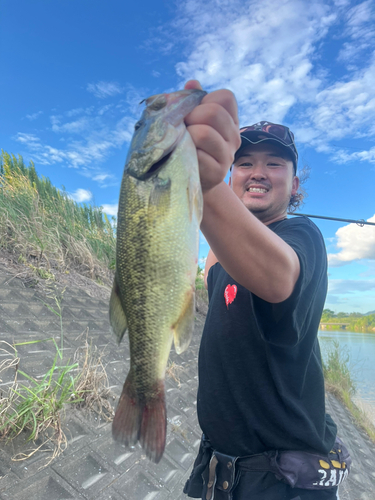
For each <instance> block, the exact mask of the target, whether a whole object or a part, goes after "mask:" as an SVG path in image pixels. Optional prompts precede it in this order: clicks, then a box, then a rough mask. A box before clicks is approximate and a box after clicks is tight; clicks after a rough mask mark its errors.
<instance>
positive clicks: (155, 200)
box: [148, 177, 172, 218]
mask: <svg viewBox="0 0 375 500" xmlns="http://www.w3.org/2000/svg"><path fill="white" fill-rule="evenodd" d="M171 184H172V181H171V180H170V179H160V178H159V177H155V178H154V180H153V189H152V190H151V193H150V196H149V200H148V215H149V217H151V218H154V217H156V216H157V217H160V216H164V215H166V214H168V213H169V212H170V209H171Z"/></svg>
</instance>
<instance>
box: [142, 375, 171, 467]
mask: <svg viewBox="0 0 375 500" xmlns="http://www.w3.org/2000/svg"><path fill="white" fill-rule="evenodd" d="M152 392H153V397H152V398H149V399H148V400H147V401H146V402H145V405H144V408H143V414H142V424H141V429H140V435H139V441H140V443H141V445H142V448H143V449H144V450H145V452H146V455H147V457H148V458H149V459H150V460H152V461H153V462H155V463H158V462H159V461H160V459H161V457H162V456H163V453H164V448H165V441H166V437H167V411H166V408H165V390H164V382H163V381H159V382H156V384H155V387H154V390H153V391H152Z"/></svg>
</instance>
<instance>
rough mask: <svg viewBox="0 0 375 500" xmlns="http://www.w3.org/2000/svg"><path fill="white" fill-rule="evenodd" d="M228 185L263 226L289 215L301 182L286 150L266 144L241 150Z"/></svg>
mask: <svg viewBox="0 0 375 500" xmlns="http://www.w3.org/2000/svg"><path fill="white" fill-rule="evenodd" d="M229 185H230V186H231V187H232V189H233V191H234V193H235V194H236V195H237V196H238V197H239V198H240V200H241V201H242V202H243V204H244V205H245V206H246V208H247V209H248V210H250V212H252V213H253V214H254V215H255V216H256V217H257V218H258V219H259V220H260V221H261V222H263V223H264V224H271V222H275V221H277V220H280V219H283V218H284V217H285V216H286V211H287V208H288V205H289V201H290V198H291V196H292V195H294V194H296V192H297V190H298V186H299V179H298V177H296V176H295V175H294V169H293V162H292V160H289V159H288V158H287V156H286V153H285V152H284V150H283V149H282V148H280V147H278V146H277V145H276V144H272V143H270V142H263V143H259V144H254V145H251V146H247V147H245V148H243V149H242V150H241V153H240V156H239V157H238V158H237V159H236V161H235V163H234V165H233V168H232V175H231V178H230V180H229Z"/></svg>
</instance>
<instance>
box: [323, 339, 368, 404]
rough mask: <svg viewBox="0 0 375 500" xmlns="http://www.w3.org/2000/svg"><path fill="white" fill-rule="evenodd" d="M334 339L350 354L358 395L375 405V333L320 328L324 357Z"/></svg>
mask: <svg viewBox="0 0 375 500" xmlns="http://www.w3.org/2000/svg"><path fill="white" fill-rule="evenodd" d="M332 340H337V341H338V342H339V345H340V348H342V349H343V350H344V352H346V353H348V355H349V368H350V373H351V375H352V378H353V379H354V381H355V383H356V387H357V395H358V396H359V397H360V398H361V399H362V400H364V401H365V402H366V403H368V404H370V405H371V406H373V407H375V333H359V332H350V331H346V330H342V331H328V330H319V342H320V346H321V351H322V357H323V359H325V353H326V352H327V349H329V346H330V345H332V344H331V341H332Z"/></svg>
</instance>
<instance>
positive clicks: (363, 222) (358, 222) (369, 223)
mask: <svg viewBox="0 0 375 500" xmlns="http://www.w3.org/2000/svg"><path fill="white" fill-rule="evenodd" d="M288 215H304V216H305V217H314V218H315V219H327V220H338V221H340V222H354V224H357V226H360V227H363V226H364V225H365V224H366V225H368V226H375V222H367V221H365V220H364V219H358V220H354V219H339V218H337V217H326V216H325V215H309V214H297V213H296V212H288Z"/></svg>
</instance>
